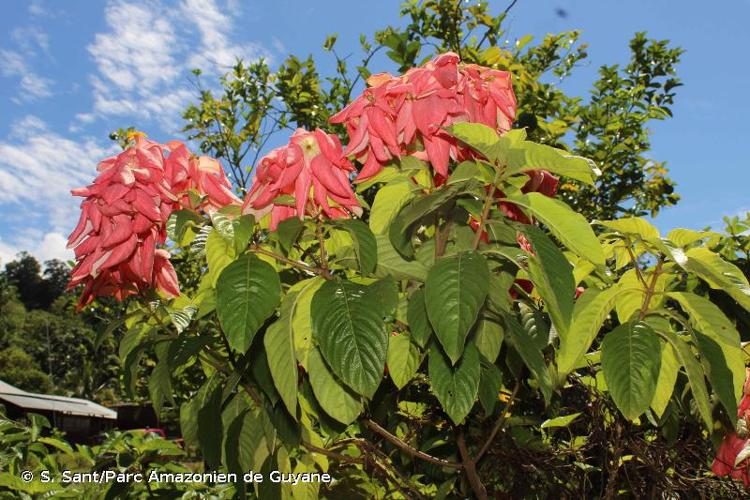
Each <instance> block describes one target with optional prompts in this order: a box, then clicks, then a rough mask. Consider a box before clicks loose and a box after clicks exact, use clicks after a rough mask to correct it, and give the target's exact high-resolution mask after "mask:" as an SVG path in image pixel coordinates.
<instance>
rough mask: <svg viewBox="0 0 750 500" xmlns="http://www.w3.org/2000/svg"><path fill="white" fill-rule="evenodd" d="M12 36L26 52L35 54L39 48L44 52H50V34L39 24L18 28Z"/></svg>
mask: <svg viewBox="0 0 750 500" xmlns="http://www.w3.org/2000/svg"><path fill="white" fill-rule="evenodd" d="M10 36H11V38H12V39H13V41H14V42H16V45H18V46H19V47H20V48H21V50H22V51H23V52H24V53H26V54H34V53H36V51H37V49H41V51H42V52H44V53H48V52H49V36H48V35H47V33H45V32H44V31H42V30H41V29H40V28H38V27H37V26H27V27H24V28H16V29H14V30H13V31H12V32H11V35H10Z"/></svg>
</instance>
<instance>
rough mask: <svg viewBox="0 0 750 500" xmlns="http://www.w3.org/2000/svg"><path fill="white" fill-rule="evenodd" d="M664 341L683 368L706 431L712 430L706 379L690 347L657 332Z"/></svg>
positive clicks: (680, 340)
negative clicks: (672, 350)
mask: <svg viewBox="0 0 750 500" xmlns="http://www.w3.org/2000/svg"><path fill="white" fill-rule="evenodd" d="M659 334H660V335H661V336H662V338H663V339H664V340H666V341H667V342H669V343H670V344H671V345H672V347H673V348H674V352H675V354H676V355H677V360H678V361H679V362H680V364H681V365H682V366H684V367H685V373H686V374H687V377H688V382H689V383H690V390H691V391H692V393H693V399H695V403H696V405H697V406H698V412H699V413H700V415H701V417H702V418H703V423H704V424H705V425H706V429H708V430H709V431H711V430H713V415H712V413H711V400H710V399H709V397H708V389H707V388H706V379H705V377H704V373H703V369H702V368H701V365H700V363H699V362H698V360H697V359H696V358H695V355H694V354H693V351H692V350H691V349H690V346H689V345H688V344H687V342H685V341H684V340H682V339H681V338H679V337H678V336H676V335H674V334H668V333H663V332H659Z"/></svg>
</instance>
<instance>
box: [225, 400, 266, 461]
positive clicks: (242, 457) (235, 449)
mask: <svg viewBox="0 0 750 500" xmlns="http://www.w3.org/2000/svg"><path fill="white" fill-rule="evenodd" d="M226 434H227V435H226V439H225V440H224V449H225V455H226V466H227V469H229V472H233V473H235V474H242V473H244V472H245V471H248V470H258V468H259V467H260V466H261V465H262V464H263V461H264V460H265V458H266V456H267V455H268V450H267V449H266V445H265V440H264V436H263V431H262V429H261V424H260V419H259V418H258V417H257V416H256V415H255V413H254V412H253V411H252V410H251V409H250V408H244V409H243V410H242V411H241V412H240V413H239V414H238V415H236V416H235V417H234V418H233V419H232V420H231V421H230V422H229V424H228V425H227V433H226Z"/></svg>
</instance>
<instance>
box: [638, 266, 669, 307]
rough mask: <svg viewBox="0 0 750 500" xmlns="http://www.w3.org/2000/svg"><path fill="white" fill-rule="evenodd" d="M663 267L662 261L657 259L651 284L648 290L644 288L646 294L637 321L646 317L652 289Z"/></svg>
mask: <svg viewBox="0 0 750 500" xmlns="http://www.w3.org/2000/svg"><path fill="white" fill-rule="evenodd" d="M662 265H664V260H663V259H662V258H661V257H659V261H658V262H657V263H656V267H655V268H654V274H653V276H651V283H649V285H648V288H646V293H645V294H644V296H643V305H642V306H641V312H640V314H639V315H638V320H639V321H643V319H644V318H645V317H646V313H647V312H648V306H649V305H650V304H651V299H652V298H653V296H654V289H655V288H656V280H657V279H658V278H659V275H660V274H661V267H662Z"/></svg>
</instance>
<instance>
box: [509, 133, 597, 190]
mask: <svg viewBox="0 0 750 500" xmlns="http://www.w3.org/2000/svg"><path fill="white" fill-rule="evenodd" d="M508 167H509V168H510V170H511V171H512V172H514V173H515V172H523V171H527V170H537V169H544V170H546V171H548V172H550V173H553V174H557V175H561V176H564V177H568V178H569V179H575V180H577V181H581V182H583V183H585V184H588V185H590V186H593V185H594V180H595V179H596V177H597V176H598V175H599V174H600V173H601V172H600V171H599V169H598V168H596V166H595V165H594V164H593V163H592V162H591V161H590V160H587V159H586V158H584V157H582V156H576V155H572V154H570V153H568V152H567V151H564V150H562V149H556V148H553V147H550V146H545V145H544V144H537V143H534V142H530V141H523V142H519V143H516V144H514V145H513V147H511V149H510V151H509V155H508Z"/></svg>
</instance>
